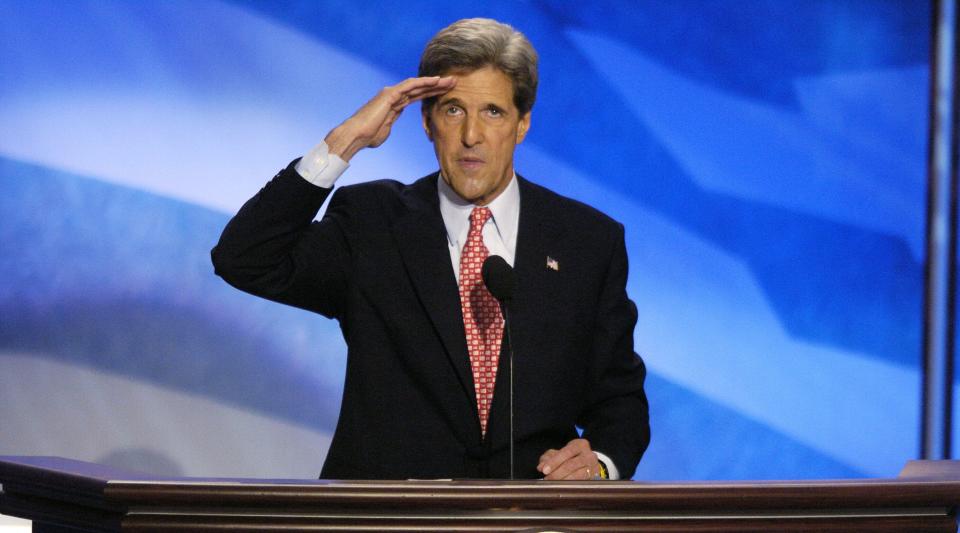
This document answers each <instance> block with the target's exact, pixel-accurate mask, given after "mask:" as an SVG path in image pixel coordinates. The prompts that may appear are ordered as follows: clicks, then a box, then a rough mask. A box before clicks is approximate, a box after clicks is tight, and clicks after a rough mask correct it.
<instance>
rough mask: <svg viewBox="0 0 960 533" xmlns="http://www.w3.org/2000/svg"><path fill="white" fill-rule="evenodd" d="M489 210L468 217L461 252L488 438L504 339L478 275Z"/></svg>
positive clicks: (466, 318)
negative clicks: (491, 406) (467, 227)
mask: <svg viewBox="0 0 960 533" xmlns="http://www.w3.org/2000/svg"><path fill="white" fill-rule="evenodd" d="M490 216H491V213H490V209H489V208H486V207H475V208H474V209H473V211H472V212H471V213H470V233H469V234H467V243H466V244H465V245H464V247H463V251H462V252H460V307H462V308H463V326H464V331H465V332H466V334H467V351H468V352H469V354H470V367H471V368H472V369H473V387H474V389H475V390H476V393H477V411H478V412H479V413H480V430H481V431H482V432H483V434H484V435H486V434H487V418H488V417H489V416H490V402H491V400H492V399H493V386H494V383H495V381H496V378H497V362H498V360H499V357H500V342H501V340H502V339H503V316H502V315H501V314H500V304H498V303H497V300H496V299H495V298H494V297H493V295H492V294H490V291H488V290H487V287H486V285H484V284H483V276H482V275H481V273H480V271H481V269H482V268H483V261H484V260H486V258H487V256H488V255H490V252H489V251H488V250H487V247H486V246H484V244H483V225H484V224H485V223H486V222H487V220H489V219H490Z"/></svg>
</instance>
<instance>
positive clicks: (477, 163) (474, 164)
mask: <svg viewBox="0 0 960 533" xmlns="http://www.w3.org/2000/svg"><path fill="white" fill-rule="evenodd" d="M457 163H459V165H460V167H461V168H463V169H464V170H475V169H478V168H480V167H482V166H483V165H484V163H485V161H484V160H483V159H481V158H479V157H474V156H466V157H461V158H459V159H457Z"/></svg>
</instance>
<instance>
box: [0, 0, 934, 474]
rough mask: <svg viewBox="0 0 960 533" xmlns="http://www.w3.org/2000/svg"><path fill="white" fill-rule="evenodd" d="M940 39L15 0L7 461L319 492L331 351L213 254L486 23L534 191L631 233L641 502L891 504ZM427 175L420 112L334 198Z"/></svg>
mask: <svg viewBox="0 0 960 533" xmlns="http://www.w3.org/2000/svg"><path fill="white" fill-rule="evenodd" d="M358 4H359V5H358ZM930 13H931V9H930V6H929V3H928V2H923V1H919V2H918V1H880V0H876V1H844V2H834V1H817V0H814V1H800V0H795V1H789V0H785V1H749V2H736V1H723V2H721V1H716V2H702V1H694V0H684V1H676V0H672V1H643V2H613V1H596V2H588V3H585V4H584V3H579V2H577V3H573V2H569V3H567V2H539V1H530V2H516V1H506V0H504V1H499V0H492V1H484V2H458V3H456V5H455V6H452V5H448V4H443V3H437V2H430V1H424V0H420V1H416V0H415V1H412V2H405V3H403V4H394V3H389V2H363V3H357V2H352V1H342V2H338V1H327V2H322V3H321V2H313V1H309V2H308V1H302V2H298V1H277V2H256V1H243V0H236V1H206V2H177V1H167V2H120V1H110V0H97V1H77V2H69V3H65V2H59V1H37V2H15V1H12V0H3V1H0V15H2V16H0V80H2V81H0V220H2V221H3V222H2V224H0V250H2V254H0V280H2V282H0V406H2V407H0V428H3V429H2V430H0V454H59V455H67V456H72V457H78V458H81V459H88V460H97V461H103V462H108V463H111V464H116V465H119V466H127V467H134V468H140V469H144V470H149V471H154V472H157V473H174V474H184V475H246V476H260V477H281V476H287V477H305V478H306V477H312V476H315V475H316V474H317V472H318V471H319V465H320V464H321V463H322V459H323V454H324V453H325V451H326V448H325V446H326V443H327V442H328V439H329V435H330V433H331V432H332V430H333V427H334V424H335V422H336V417H337V412H338V409H339V398H340V391H341V387H342V377H343V367H344V361H343V358H344V353H345V350H344V347H343V342H342V340H341V338H340V334H339V329H338V326H337V324H336V323H335V322H331V321H328V320H326V319H323V318H322V317H319V316H314V315H310V314H308V313H306V312H303V311H298V310H294V309H289V308H285V307H282V306H279V305H277V304H272V303H269V302H265V301H260V300H257V299H255V298H253V297H250V296H247V295H244V294H241V293H239V292H238V291H235V290H234V289H231V288H230V287H228V286H227V285H226V284H224V283H223V282H222V281H220V280H219V279H218V278H216V277H215V276H214V275H213V273H212V267H211V266H210V264H209V256H208V252H209V249H210V248H211V247H212V246H213V244H214V243H215V242H216V240H217V237H218V235H219V232H220V230H221V229H222V227H223V225H224V224H225V223H226V221H227V220H228V219H229V216H230V214H231V213H233V212H235V211H236V209H238V208H239V206H240V205H241V204H242V202H243V201H244V200H245V199H246V198H247V197H249V196H251V195H252V194H253V193H255V192H256V191H257V189H258V188H259V187H260V186H261V185H262V183H264V182H265V181H266V180H267V179H268V178H269V177H270V176H272V175H273V173H274V172H276V171H277V170H278V169H279V168H281V167H282V166H284V165H285V164H286V163H287V162H288V161H290V160H291V159H292V158H294V157H296V156H298V155H300V154H302V153H303V152H305V151H306V150H307V149H309V148H310V147H311V146H312V145H313V144H315V143H316V142H318V141H319V140H320V139H322V138H323V136H324V135H325V134H326V132H327V131H328V130H329V129H330V128H332V127H333V126H335V125H336V124H337V123H339V122H340V121H341V120H342V119H343V118H345V117H346V116H347V115H348V114H349V113H351V112H352V111H353V110H354V109H355V108H357V107H358V106H359V105H361V104H362V103H363V102H364V101H365V100H366V99H367V98H369V97H370V96H371V95H373V94H374V93H375V92H376V91H377V90H378V89H379V88H380V87H382V86H384V85H387V84H393V83H396V82H397V81H399V80H400V79H402V78H404V77H408V76H412V75H414V74H415V72H416V65H417V62H418V59H419V54H420V51H421V50H422V47H423V45H424V43H425V42H426V41H427V40H428V39H429V38H430V37H431V36H432V35H433V33H435V32H436V31H437V30H438V29H439V28H441V27H443V26H445V25H447V24H449V23H450V22H452V21H454V20H456V19H458V18H462V17H468V16H489V17H493V18H496V19H499V20H502V21H504V22H508V23H510V24H512V25H514V26H515V27H517V28H518V29H520V30H521V31H523V32H524V33H525V34H526V35H527V36H528V37H529V38H530V40H531V41H532V42H533V44H534V46H535V47H536V48H537V50H538V52H539V53H540V57H541V64H540V74H541V84H540V91H539V96H538V99H537V103H536V106H535V108H534V114H533V122H532V129H531V132H530V134H529V136H528V137H527V140H526V141H525V142H524V144H523V145H522V146H521V147H520V148H519V149H518V154H517V168H518V170H519V171H520V172H521V173H522V174H524V175H525V176H527V177H529V178H530V179H532V180H534V181H536V182H539V183H541V184H543V185H546V186H548V187H550V188H553V189H554V190H557V191H558V192H561V193H564V194H567V195H569V196H573V197H575V198H578V199H580V200H583V201H586V202H588V203H590V204H592V205H595V206H597V207H599V208H600V209H602V210H604V211H605V212H607V213H608V214H610V215H611V216H613V217H615V218H617V219H618V220H620V221H621V222H623V223H624V224H625V225H626V228H627V245H628V252H629V254H630V280H629V284H628V290H629V292H630V295H631V297H632V298H633V299H634V300H635V301H636V303H637V306H638V310H639V313H640V320H639V324H638V327H637V329H636V335H635V339H636V346H637V350H638V351H639V352H640V353H641V355H642V356H643V357H644V359H645V361H646V363H647V365H648V369H649V371H650V375H649V380H648V386H647V388H648V394H649V396H650V401H651V418H652V422H651V423H652V430H653V441H652V444H651V447H650V449H649V451H648V453H647V455H646V456H645V458H644V460H643V462H642V463H641V465H640V468H639V470H638V472H637V476H636V478H637V479H742V478H755V479H764V478H767V479H769V478H811V477H859V476H893V475H896V473H897V472H898V470H899V469H900V467H901V466H902V465H903V463H904V462H905V461H906V460H908V459H911V458H915V457H916V456H917V454H918V448H919V412H920V406H919V404H920V368H921V366H920V344H921V309H922V299H921V297H922V289H923V246H924V217H925V215H924V209H925V194H926V185H925V157H926V150H927V141H926V132H927V127H928V118H927V113H928V83H929V81H928V79H929V67H928V61H929V57H930V32H931V24H930ZM435 168H436V162H435V160H434V158H433V154H432V149H431V147H430V145H429V144H428V143H427V142H426V140H425V138H424V137H423V133H422V130H421V128H420V127H419V123H418V116H417V113H416V112H415V111H414V112H408V113H406V114H405V115H404V117H403V118H401V120H400V121H399V122H398V124H397V126H396V127H395V131H394V134H393V135H392V137H391V139H390V141H389V142H388V143H386V144H385V145H384V146H383V147H381V148H380V149H378V150H376V151H366V152H363V153H362V154H361V155H360V156H358V157H357V158H355V159H354V161H353V162H352V164H351V168H350V170H349V171H348V174H347V175H345V177H344V179H343V183H352V182H358V181H366V180H368V179H373V178H383V177H390V178H397V179H403V180H406V181H411V180H412V179H414V178H416V177H418V176H421V175H423V174H426V173H428V172H431V171H433V170H434V169H435Z"/></svg>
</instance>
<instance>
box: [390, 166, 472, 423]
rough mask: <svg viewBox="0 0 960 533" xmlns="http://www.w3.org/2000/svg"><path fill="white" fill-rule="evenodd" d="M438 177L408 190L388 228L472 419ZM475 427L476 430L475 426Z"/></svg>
mask: <svg viewBox="0 0 960 533" xmlns="http://www.w3.org/2000/svg"><path fill="white" fill-rule="evenodd" d="M437 176H438V175H437V174H432V175H430V176H427V177H426V178H423V179H420V180H418V181H417V182H416V183H414V184H413V185H412V186H411V187H410V188H409V189H408V191H407V195H406V197H405V198H404V203H405V206H406V210H405V212H404V213H403V214H402V215H401V216H400V218H399V219H398V220H397V221H396V223H395V225H394V228H393V231H394V237H395V238H396V241H397V246H398V247H399V249H400V255H401V257H402V258H403V261H404V264H405V265H406V267H407V273H408V275H409V277H410V279H411V280H412V281H413V285H414V288H415V290H416V292H417V295H418V296H419V298H420V301H421V302H422V303H423V307H424V309H425V310H426V312H427V314H428V315H429V316H430V320H431V322H433V325H434V328H435V329H436V332H437V335H439V337H440V339H441V341H442V342H443V346H444V348H446V352H447V356H448V357H449V358H450V363H451V364H452V365H453V368H454V369H455V371H456V374H457V377H458V378H459V380H460V384H461V386H462V388H463V391H464V394H465V396H466V397H467V399H468V400H469V404H470V405H471V406H473V413H474V417H476V403H475V400H474V398H475V396H474V389H473V374H472V372H471V370H470V357H469V355H468V354H467V342H466V339H465V338H464V332H463V313H462V311H461V309H460V291H459V288H458V287H457V282H456V278H455V277H454V274H453V266H452V265H451V263H450V252H449V250H448V248H447V235H446V229H445V226H444V224H443V218H442V217H441V216H440V207H439V199H438V197H437V185H436V183H437ZM476 426H477V432H479V424H476Z"/></svg>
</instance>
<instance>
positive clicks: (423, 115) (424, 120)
mask: <svg viewBox="0 0 960 533" xmlns="http://www.w3.org/2000/svg"><path fill="white" fill-rule="evenodd" d="M420 122H421V124H423V132H424V133H426V134H427V139H429V140H430V142H433V131H432V130H431V129H430V112H429V111H428V110H426V109H423V110H422V111H420Z"/></svg>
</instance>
